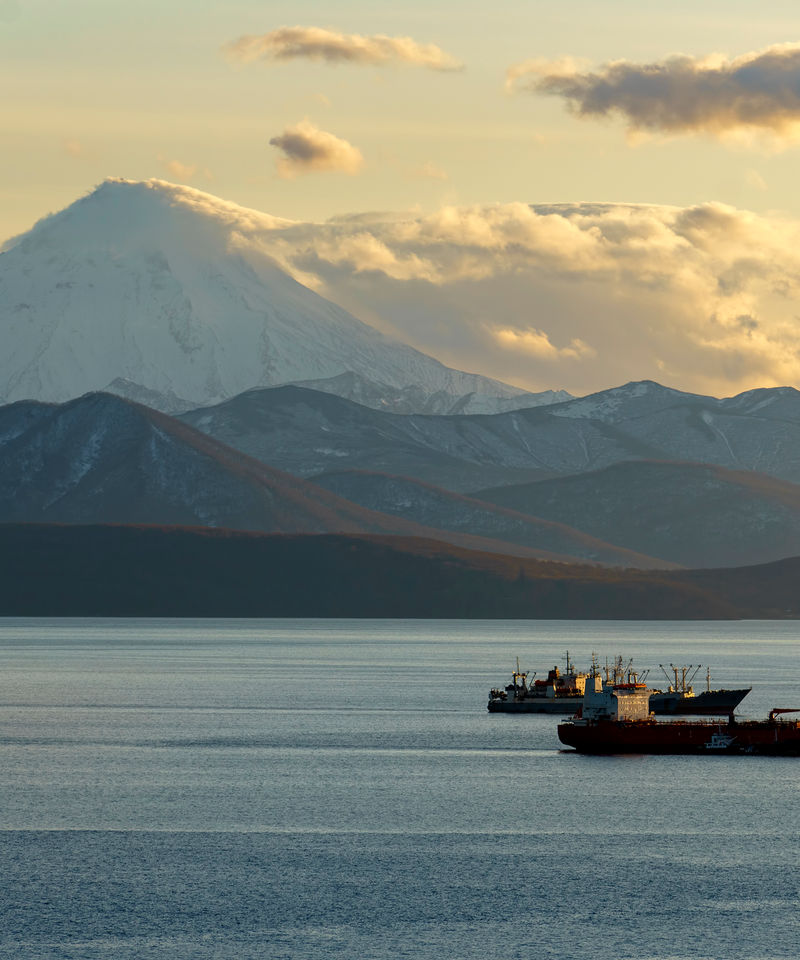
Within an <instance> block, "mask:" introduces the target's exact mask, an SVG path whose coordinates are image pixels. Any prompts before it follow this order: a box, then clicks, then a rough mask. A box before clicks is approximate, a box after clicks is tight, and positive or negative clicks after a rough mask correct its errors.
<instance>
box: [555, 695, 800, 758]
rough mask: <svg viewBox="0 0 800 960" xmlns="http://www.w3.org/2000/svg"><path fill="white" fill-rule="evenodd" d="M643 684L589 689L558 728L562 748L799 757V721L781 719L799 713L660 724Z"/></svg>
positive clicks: (785, 709)
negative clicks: (579, 705)
mask: <svg viewBox="0 0 800 960" xmlns="http://www.w3.org/2000/svg"><path fill="white" fill-rule="evenodd" d="M649 698H650V692H649V690H647V687H646V686H645V685H643V684H637V685H627V686H626V685H619V684H612V683H602V682H601V681H600V680H599V678H598V682H597V684H596V685H592V686H591V687H590V688H587V691H586V693H585V695H584V701H583V708H582V710H581V713H580V714H579V715H576V716H575V717H574V718H573V719H572V720H568V721H566V722H565V723H560V724H559V725H558V737H559V740H561V742H562V743H563V744H565V745H566V746H568V747H574V748H575V750H577V751H578V752H579V753H595V754H619V753H640V754H648V753H659V754H667V753H679V754H685V753H698V754H706V755H708V754H712V753H718V754H719V753H721V754H732V753H737V754H738V753H746V754H761V755H770V756H800V721H799V720H783V719H780V720H779V719H778V714H782V713H798V712H800V708H796V709H795V708H789V707H776V708H774V709H773V710H771V711H770V714H769V717H768V718H767V719H766V720H738V719H737V718H736V717H735V716H734V715H733V714H731V715H730V716H729V717H728V718H727V719H725V720H708V719H703V720H656V718H655V717H654V716H653V715H652V713H650V709H649Z"/></svg>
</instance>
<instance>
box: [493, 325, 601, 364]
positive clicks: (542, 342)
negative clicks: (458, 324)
mask: <svg viewBox="0 0 800 960" xmlns="http://www.w3.org/2000/svg"><path fill="white" fill-rule="evenodd" d="M491 333H492V336H494V338H495V340H496V341H497V342H498V343H499V344H500V345H501V346H502V347H505V348H506V349H508V350H521V351H522V352H523V353H527V354H530V355H531V356H532V357H536V358H537V359H539V360H565V359H568V360H582V359H586V358H590V357H594V356H596V355H597V351H596V350H595V349H594V348H593V347H590V346H589V344H588V343H584V341H583V340H580V339H578V338H577V337H575V338H573V339H572V340H570V342H569V345H568V346H566V347H556V346H554V345H553V343H552V342H551V340H550V337H549V336H548V335H547V334H546V333H545V332H544V331H543V330H536V329H527V330H511V329H508V328H501V329H499V330H498V329H492V330H491Z"/></svg>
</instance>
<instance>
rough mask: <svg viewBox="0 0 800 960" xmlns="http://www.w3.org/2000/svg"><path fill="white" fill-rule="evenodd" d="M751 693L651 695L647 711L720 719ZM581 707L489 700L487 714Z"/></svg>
mask: <svg viewBox="0 0 800 960" xmlns="http://www.w3.org/2000/svg"><path fill="white" fill-rule="evenodd" d="M748 693H750V687H747V688H745V689H744V690H707V691H705V692H704V693H698V694H697V695H696V696H693V697H682V696H681V695H680V694H676V693H654V694H651V695H650V709H651V710H652V712H653V713H656V714H658V715H659V716H695V717H696V716H722V715H724V714H731V713H733V711H734V710H735V709H736V708H737V707H738V706H739V704H740V703H741V702H742V700H744V698H745V697H746V696H747V694H748ZM582 706H583V697H524V698H522V699H520V700H513V699H511V700H490V701H489V705H488V709H489V712H490V713H549V714H559V715H561V716H573V715H574V714H576V713H577V712H578V710H579V709H580V708H581V707H582Z"/></svg>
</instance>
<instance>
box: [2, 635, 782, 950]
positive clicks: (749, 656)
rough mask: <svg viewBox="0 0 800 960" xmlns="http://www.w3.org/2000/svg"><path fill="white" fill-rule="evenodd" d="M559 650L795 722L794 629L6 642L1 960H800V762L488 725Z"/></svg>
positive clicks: (29, 638)
mask: <svg viewBox="0 0 800 960" xmlns="http://www.w3.org/2000/svg"><path fill="white" fill-rule="evenodd" d="M566 649H569V651H570V653H571V655H572V656H573V658H574V659H575V660H577V661H578V664H579V665H582V664H586V663H588V660H589V656H590V654H591V652H592V651H593V650H594V651H597V652H598V653H599V654H600V656H601V659H602V658H604V657H605V656H606V655H608V656H609V657H613V656H614V655H615V654H617V653H621V654H624V655H625V656H626V657H627V656H632V657H634V658H635V662H636V664H637V665H639V666H640V667H642V668H644V667H651V668H652V672H651V677H650V679H651V680H656V679H657V676H658V674H659V673H660V671H658V664H659V663H664V664H668V663H670V662H673V663H676V664H684V663H702V664H704V665H705V664H706V663H708V664H710V665H711V667H712V676H713V679H714V681H715V685H717V686H741V685H750V684H752V685H753V686H754V691H753V693H752V694H751V695H750V697H748V698H747V700H746V701H745V702H744V703H743V705H742V709H741V713H742V714H744V715H748V716H757V717H763V716H765V715H766V713H767V711H768V710H769V709H770V708H771V707H772V706H798V707H800V657H798V654H800V624H794V623H733V624H685V623H684V624H631V623H627V624H619V623H617V624H609V623H597V624H593V623H569V624H565V623H519V622H514V623H497V622H491V623H484V622H419V621H417V622H397V621H394V622H382V623H381V622H373V621H368V622H364V621H331V622H326V621H211V622H209V621H77V620H62V621H32V620H15V621H12V620H6V621H0V765H1V766H0V770H2V776H0V885H1V888H2V889H1V891H0V892H1V894H2V896H1V897H0V957H2V958H6V957H8V958H12V957H13V958H26V960H27V958H48V960H49V958H114V960H116V958H149V957H158V958H162V957H163V958H176V960H183V958H186V960H189V958H192V960H194V958H211V957H214V958H237V960H238V958H251V957H253V958H256V957H257V958H262V957H265V958H292V960H294V958H323V957H324V958H327V957H342V958H390V957H391V958H396V957H411V958H434V957H435V958H437V960H441V958H470V960H472V958H486V957H497V958H504V960H505V958H526V960H527V958H536V960H538V958H548V960H549V958H559V960H561V958H592V960H626V958H631V960H633V958H637V960H644V958H648V960H649V958H652V960H655V958H658V960H679V958H690V957H691V958H719V960H723V958H725V960H736V958H741V960H761V958H792V960H795V958H797V957H800V920H799V919H798V917H799V916H800V915H799V914H798V907H799V906H800V790H798V787H800V760H797V759H774V758H762V757H738V756H711V757H627V758H614V757H596V758H592V757H581V756H578V755H576V754H573V753H571V752H567V751H562V750H560V749H559V746H560V745H559V743H558V740H557V737H556V732H555V726H556V723H557V719H556V718H548V717H537V716H527V717H525V716H522V717H513V716H502V715H489V714H488V713H487V711H486V707H485V704H486V694H487V691H488V689H489V687H490V686H496V685H499V684H501V683H504V682H505V680H506V677H507V675H508V674H510V671H511V669H512V666H513V663H514V658H515V657H516V656H519V657H520V659H521V661H522V664H523V666H524V667H528V668H530V669H537V670H538V671H540V672H541V671H544V670H546V669H547V668H548V667H549V666H552V665H553V664H556V663H559V662H562V663H563V655H564V651H565V650H566ZM701 672H702V673H703V674H704V672H705V671H704V670H703V671H701Z"/></svg>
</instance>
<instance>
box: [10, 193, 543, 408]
mask: <svg viewBox="0 0 800 960" xmlns="http://www.w3.org/2000/svg"><path fill="white" fill-rule="evenodd" d="M279 222H280V221H278V220H276V219H275V218H272V217H269V216H267V215H265V214H261V213H258V212H256V211H253V210H247V209H245V208H242V207H238V206H236V205H235V204H230V203H226V202H225V201H223V200H219V199H218V198H216V197H213V196H211V195H210V194H206V193H202V192H200V191H198V190H192V189H191V188H189V187H180V186H176V185H173V184H169V183H165V182H163V181H158V180H150V181H147V182H134V181H127V180H109V181H106V182H105V183H103V184H102V185H101V186H100V187H98V188H97V189H96V190H95V191H94V192H92V193H90V194H89V195H88V196H85V197H83V198H82V199H80V200H78V201H77V202H75V203H73V204H72V205H71V206H69V207H67V208H66V209H65V210H62V211H61V212H60V213H57V214H54V215H52V216H49V217H46V218H45V219H43V220H41V221H40V222H39V223H37V224H36V225H35V226H34V227H33V229H32V230H30V231H29V232H28V233H26V234H23V235H22V236H20V237H17V238H15V240H13V241H11V242H10V243H8V244H6V247H5V249H4V251H3V252H2V253H0V338H1V339H2V343H3V350H2V352H0V402H3V403H9V402H12V401H15V400H23V399H34V400H42V401H55V402H61V401H65V400H69V399H72V398H74V397H77V396H80V395H82V394H84V393H86V392H89V391H98V390H109V391H111V392H115V393H117V394H119V395H122V396H125V397H127V398H129V399H134V400H137V401H140V402H144V403H147V404H148V405H150V406H154V407H156V408H158V409H160V410H162V411H166V412H175V411H178V410H186V409H189V408H192V407H197V406H201V405H206V404H210V403H216V402H219V401H222V400H224V399H227V398H229V397H234V396H236V395H238V394H240V393H242V392H243V391H244V390H248V389H250V388H253V387H258V386H263V385H270V384H280V383H287V382H294V381H301V380H302V381H309V380H313V381H317V380H326V381H328V387H329V389H330V388H331V387H333V388H335V384H336V378H338V377H341V376H343V375H346V374H348V373H352V374H353V375H354V376H355V377H356V378H365V382H366V381H369V382H370V383H372V384H373V387H372V388H370V389H372V390H373V392H374V388H375V386H380V385H384V386H385V387H386V388H387V389H388V392H389V395H388V396H387V397H386V398H385V402H386V404H388V405H391V404H392V403H393V402H399V401H398V397H399V398H400V399H402V403H403V405H404V406H405V408H407V409H424V408H426V407H427V406H428V405H429V404H433V406H434V407H440V408H442V409H444V408H447V409H455V408H457V407H458V405H459V404H460V403H461V404H464V405H465V406H466V407H469V406H471V407H472V408H473V409H479V408H480V409H484V410H486V411H489V410H492V409H494V407H493V403H494V402H495V401H496V402H498V403H499V404H500V407H499V408H505V407H504V406H503V405H504V404H506V403H507V402H508V401H512V402H513V398H514V397H517V396H521V395H524V393H525V391H522V390H519V389H518V388H516V387H511V386H508V385H507V384H502V383H499V382H497V381H494V380H490V379H488V378H485V377H480V376H477V375H475V374H469V373H462V372H461V371H458V370H452V369H450V368H448V367H445V366H444V365H443V364H441V363H439V362H438V361H437V360H434V359H433V358H431V357H428V356H426V355H425V354H423V353H420V352H419V351H417V350H414V349H412V348H411V347H409V346H406V345H405V344H402V343H399V342H397V341H395V340H391V339H390V338H388V337H386V336H384V335H383V334H382V333H380V332H379V331H377V330H376V329H374V328H373V327H370V326H368V325H367V324H364V323H362V322H360V321H359V320H357V319H356V318H355V317H353V316H352V315H351V314H349V313H347V312H346V311H345V310H342V309H340V308H339V307H337V306H335V305H334V304H333V303H331V302H329V301H327V300H325V299H323V298H322V297H320V296H318V295H317V294H316V293H314V292H313V291H311V290H309V289H308V288H307V287H304V286H302V285H301V284H299V283H297V282H296V281H295V280H293V279H292V278H291V277H290V276H289V275H288V274H286V273H285V272H284V271H282V270H281V269H279V268H278V267H277V266H276V265H275V263H274V262H273V261H272V260H271V259H270V258H269V257H268V256H267V255H266V254H265V253H264V252H263V245H262V244H261V243H260V242H259V239H258V238H259V236H262V235H264V233H265V232H269V231H270V230H271V229H274V227H275V225H276V224H278V223H279ZM344 389H348V387H347V385H346V384H345V385H344ZM350 389H352V387H350ZM412 400H413V402H412ZM373 402H377V403H379V404H382V403H384V398H382V397H380V396H378V397H374V398H373ZM533 402H539V401H537V400H536V399H534V401H533ZM499 408H498V409H499Z"/></svg>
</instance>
